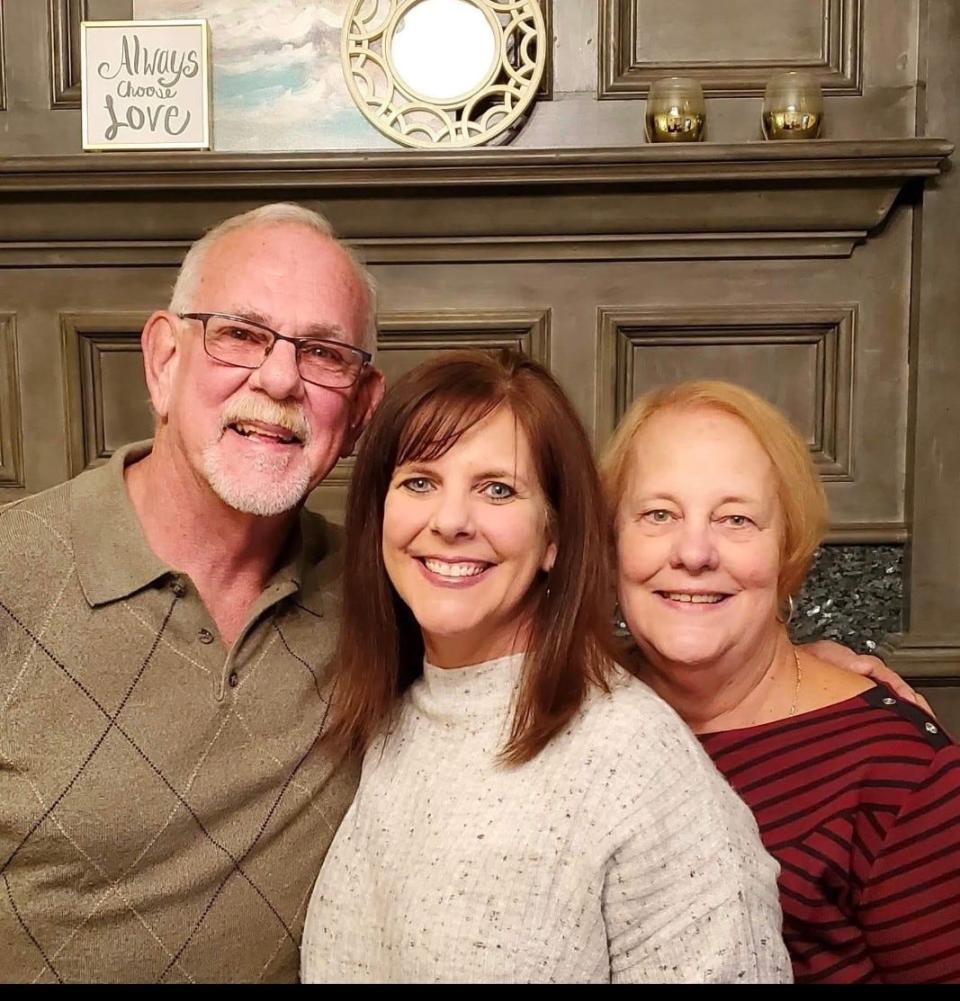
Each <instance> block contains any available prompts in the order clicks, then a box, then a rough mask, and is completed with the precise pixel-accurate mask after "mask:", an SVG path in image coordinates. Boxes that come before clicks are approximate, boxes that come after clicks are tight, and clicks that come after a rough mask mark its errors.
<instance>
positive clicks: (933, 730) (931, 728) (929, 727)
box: [923, 723, 940, 733]
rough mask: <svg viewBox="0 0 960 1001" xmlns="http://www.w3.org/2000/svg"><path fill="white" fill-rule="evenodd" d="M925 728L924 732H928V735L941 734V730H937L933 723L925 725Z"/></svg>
mask: <svg viewBox="0 0 960 1001" xmlns="http://www.w3.org/2000/svg"><path fill="white" fill-rule="evenodd" d="M923 728H924V730H926V731H927V733H939V732H940V731H939V730H938V729H937V728H936V727H935V726H934V725H933V723H924V724H923Z"/></svg>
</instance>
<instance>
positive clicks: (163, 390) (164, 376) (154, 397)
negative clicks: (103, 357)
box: [140, 309, 180, 420]
mask: <svg viewBox="0 0 960 1001" xmlns="http://www.w3.org/2000/svg"><path fill="white" fill-rule="evenodd" d="M176 324H177V318H176V317H175V316H174V315H173V313H169V312H167V310H165V309H159V310H157V312H155V313H154V314H153V315H152V316H151V317H150V319H149V320H147V322H146V324H145V325H144V328H143V333H142V334H141V335H140V344H141V347H142V348H143V370H144V375H145V376H146V379H147V389H148V390H149V391H150V402H151V403H152V404H153V409H154V411H155V412H156V414H157V416H158V417H159V418H160V419H161V420H163V419H164V418H165V417H166V416H167V413H168V411H169V409H170V398H171V396H172V393H173V383H174V380H175V378H176V374H177V367H178V365H179V363H180V339H179V336H178V329H177V325H176Z"/></svg>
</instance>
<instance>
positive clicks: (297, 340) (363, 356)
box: [177, 313, 373, 389]
mask: <svg viewBox="0 0 960 1001" xmlns="http://www.w3.org/2000/svg"><path fill="white" fill-rule="evenodd" d="M177 316H178V318H179V319H181V320H199V321H200V323H201V324H202V325H203V350H204V351H205V352H206V355H207V357H208V358H212V359H213V360H214V361H215V362H219V363H220V364H221V365H229V366H230V367H231V368H242V369H244V370H246V371H247V372H256V371H257V369H259V368H260V367H261V366H262V365H263V363H264V362H265V361H266V360H267V359H268V358H269V357H270V354H271V352H272V351H273V349H274V348H275V347H276V346H277V341H288V342H289V343H290V344H292V345H293V350H294V356H295V359H296V365H297V374H298V375H299V376H300V378H301V379H303V381H304V382H307V383H309V384H310V385H311V386H319V387H320V388H321V389H351V388H352V387H353V386H355V385H356V384H357V382H358V381H359V380H360V376H361V374H362V373H363V370H364V369H365V368H366V367H367V366H368V365H369V364H370V363H371V362H372V361H373V355H372V354H371V353H370V352H369V351H367V350H365V349H364V348H358V347H357V346H356V345H355V344H347V343H346V341H338V340H336V339H335V338H333V337H287V335H286V334H281V333H279V332H278V331H276V330H274V329H273V327H268V326H267V325H266V324H265V323H259V322H258V321H257V320H251V319H249V318H248V317H246V316H237V315H236V314H235V313H177ZM212 317H217V318H219V319H221V320H236V321H237V322H238V323H246V324H249V325H250V326H251V327H257V328H258V329H259V330H263V331H266V333H268V334H270V335H271V336H272V337H273V343H272V344H271V345H270V347H269V348H267V350H266V351H265V352H264V355H263V359H262V361H261V362H260V364H259V365H241V364H239V363H238V362H233V361H224V359H223V358H218V357H217V356H216V355H215V354H212V353H211V351H210V349H209V348H208V347H207V322H208V321H209V320H210V319H211V318H212ZM304 342H307V343H310V344H334V345H336V346H337V347H338V348H346V349H347V350H348V351H352V352H353V353H354V354H358V355H359V356H360V367H359V368H358V369H357V372H356V375H354V377H353V382H351V383H349V384H348V385H346V386H327V385H325V384H324V383H322V382H314V381H313V379H308V378H307V377H306V376H305V375H304V374H303V372H301V371H300V347H299V346H300V345H301V344H303V343H304Z"/></svg>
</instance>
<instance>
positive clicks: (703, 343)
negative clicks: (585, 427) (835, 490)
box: [597, 303, 856, 481]
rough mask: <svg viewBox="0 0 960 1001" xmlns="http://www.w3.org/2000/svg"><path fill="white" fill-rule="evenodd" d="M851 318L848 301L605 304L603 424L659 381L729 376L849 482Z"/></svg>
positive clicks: (833, 475)
mask: <svg viewBox="0 0 960 1001" xmlns="http://www.w3.org/2000/svg"><path fill="white" fill-rule="evenodd" d="M855 323H856V310H855V309H854V308H853V307H851V306H836V307H821V308H811V307H809V306H782V305H776V306H771V305H763V304H760V303H758V304H757V305H755V306H751V307H749V308H748V309H743V310H731V309H702V308H700V309H679V310H678V309H645V310H622V309H601V310H600V341H599V344H600V358H599V360H598V365H597V370H598V372H599V373H600V378H601V384H600V386H599V387H598V392H597V409H598V421H597V425H598V430H599V431H600V433H601V434H602V435H604V436H606V435H609V434H610V433H612V431H613V428H614V427H615V426H616V424H617V423H619V421H620V419H621V417H622V416H623V415H624V413H625V412H626V411H627V409H628V408H629V406H630V404H631V402H632V401H633V400H634V399H635V398H636V397H637V396H639V395H641V394H642V393H644V392H646V391H647V390H648V389H652V388H654V387H655V386H658V385H662V384H664V383H670V382H678V381H680V380H684V379H726V380H728V381H731V382H737V383H740V384H741V385H744V386H747V387H748V388H749V389H752V390H754V392H757V393H759V394H760V395H761V396H764V397H766V398H767V399H768V400H770V402H771V403H774V404H775V405H776V406H778V407H779V408H780V409H781V410H783V411H784V413H786V414H787V416H788V417H790V419H791V420H792V421H793V422H794V424H795V425H796V426H797V428H799V430H800V432H801V433H802V434H804V435H805V436H806V438H807V443H808V444H809V446H810V452H811V455H812V457H813V461H814V462H815V463H816V465H817V468H818V470H819V472H820V475H821V477H822V478H823V479H824V480H832V481H852V480H853V478H854V477H853V461H852V454H851V414H852V394H853V347H854V328H855ZM787 373H789V376H788V377H786V378H785V375H786V374H787Z"/></svg>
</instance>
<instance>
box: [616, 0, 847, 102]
mask: <svg viewBox="0 0 960 1001" xmlns="http://www.w3.org/2000/svg"><path fill="white" fill-rule="evenodd" d="M860 8H861V0H820V2H818V3H817V2H814V0H712V2H711V3H709V4H705V3H703V2H702V0H602V2H601V8H600V53H599V61H600V70H599V96H600V97H601V98H635V97H641V96H644V95H646V93H647V90H648V89H649V86H650V83H651V81H653V80H656V79H658V78H660V77H665V76H690V77H695V78H696V79H698V80H700V82H701V84H702V85H703V88H704V91H705V92H706V93H707V94H712V95H724V96H731V97H732V96H736V97H751V96H758V95H760V96H762V94H763V90H764V86H765V84H766V81H767V79H768V78H769V77H770V76H771V75H772V74H773V73H774V72H776V71H777V70H783V69H804V70H809V71H810V72H812V73H814V74H815V75H816V76H817V77H818V78H819V80H820V83H821V86H822V87H823V89H824V92H825V93H827V94H858V93H860V64H861V50H862V47H863V40H862V32H861V17H860V12H861V11H860Z"/></svg>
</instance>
